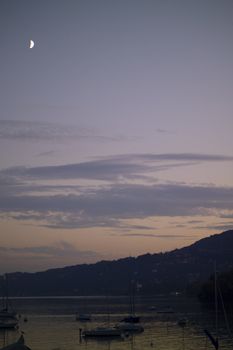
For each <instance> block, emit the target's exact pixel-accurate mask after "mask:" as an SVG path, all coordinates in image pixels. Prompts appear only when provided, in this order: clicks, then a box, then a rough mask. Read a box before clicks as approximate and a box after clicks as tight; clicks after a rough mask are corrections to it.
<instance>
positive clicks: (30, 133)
mask: <svg viewBox="0 0 233 350" xmlns="http://www.w3.org/2000/svg"><path fill="white" fill-rule="evenodd" d="M0 139H8V140H18V141H20V140H21V141H41V140H42V141H49V142H51V141H59V142H60V141H67V140H76V141H80V140H85V139H86V140H91V139H92V140H95V141H100V142H103V141H116V142H118V141H125V140H127V141H129V140H130V138H128V137H126V136H124V135H103V134H101V133H100V132H99V131H98V130H97V129H95V128H88V127H78V126H75V125H66V124H61V123H60V124H59V123H51V122H37V121H25V120H20V121H18V120H0Z"/></svg>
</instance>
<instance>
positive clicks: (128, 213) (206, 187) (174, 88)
mask: <svg viewBox="0 0 233 350" xmlns="http://www.w3.org/2000/svg"><path fill="white" fill-rule="evenodd" d="M232 38H233V2H232V1H231V0H221V1H220V0H218V1H216V0H205V1H203V0H190V1H187V0H183V1H181V0H170V1H169V0H167V1H164V0H115V1H113V0H82V1H80V0H68V1H65V0H50V1H45V0H40V1H31V0H30V1H29V0H21V1H17V0H2V1H1V2H0V45H1V46H0V49H1V66H0V67H1V93H0V108H1V116H0V159H1V163H0V190H1V197H0V212H1V214H0V226H1V230H0V232H1V236H0V252H1V254H0V266H1V269H0V273H3V272H7V271H15V270H20V271H37V270H43V269H47V268H50V267H58V266H65V265H70V264H76V263H82V262H95V261H98V260H100V259H112V258H118V257H124V256H128V255H133V256H135V255H139V254H143V253H146V252H151V253H153V252H159V251H166V250H170V249H174V248H177V247H181V246H184V245H188V244H191V243H192V242H194V241H196V240H198V239H200V238H202V237H205V236H208V235H210V234H213V233H220V232H222V231H224V230H226V229H228V228H232V227H233V138H232V132H233V97H232V92H233V40H232ZM29 40H34V42H35V46H34V48H33V49H29Z"/></svg>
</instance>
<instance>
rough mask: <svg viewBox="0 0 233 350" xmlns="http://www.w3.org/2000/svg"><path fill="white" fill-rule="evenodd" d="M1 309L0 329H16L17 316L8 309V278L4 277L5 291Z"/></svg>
mask: <svg viewBox="0 0 233 350" xmlns="http://www.w3.org/2000/svg"><path fill="white" fill-rule="evenodd" d="M2 304H3V306H2V309H1V310H0V329H9V328H16V327H17V325H18V319H17V314H16V312H15V311H14V310H11V309H10V304H9V298H8V277H7V275H5V291H4V296H3V298H2Z"/></svg>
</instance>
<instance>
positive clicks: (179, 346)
mask: <svg viewBox="0 0 233 350" xmlns="http://www.w3.org/2000/svg"><path fill="white" fill-rule="evenodd" d="M85 299H86V298H85ZM109 299H110V302H109V305H108V306H106V303H105V299H104V298H88V303H86V302H85V303H83V300H84V299H82V298H73V297H72V298H40V299H35V298H33V299H15V300H14V301H13V303H14V306H15V308H16V310H17V311H18V312H19V313H21V314H22V317H21V319H20V322H19V330H16V331H1V332H0V347H2V346H4V345H6V344H9V343H11V342H14V341H15V340H16V339H17V338H18V337H19V334H20V331H21V330H22V331H24V333H25V339H26V344H27V345H28V346H29V347H30V348H31V349H32V350H55V349H56V350H68V349H69V350H78V349H79V350H82V349H83V350H85V349H86V350H104V349H106V350H110V349H111V350H139V349H140V350H153V349H155V350H163V349H164V350H165V349H166V350H170V349H171V350H194V349H195V350H196V349H203V350H204V349H212V346H211V344H210V343H209V342H208V341H207V339H206V336H205V334H204V331H203V330H204V329H205V328H208V329H209V330H210V331H214V311H213V310H211V309H203V308H202V307H201V305H199V303H198V302H197V301H196V300H193V299H186V298H182V297H172V298H167V297H157V298H138V299H137V306H136V307H137V314H139V315H140V316H141V323H142V325H143V327H144V332H143V333H140V334H129V335H128V336H126V337H123V338H119V339H101V340H100V339H85V340H84V339H83V340H82V341H80V335H79V329H80V328H82V329H90V328H95V327H101V326H104V325H106V322H108V323H109V324H110V326H114V325H115V324H117V323H118V322H119V321H120V320H121V319H122V318H123V317H125V316H126V315H127V314H128V300H127V298H116V297H115V298H109ZM151 306H153V308H151ZM167 306H170V307H172V309H173V311H174V312H173V313H166V312H165V313H158V312H157V311H158V309H159V310H160V311H161V310H163V309H164V310H165V308H166V307H167ZM77 313H80V314H82V313H88V314H91V315H92V319H91V322H89V321H87V322H85V323H83V322H80V321H76V314H77ZM26 316H27V318H28V322H24V317H26ZM182 319H185V320H187V323H186V324H185V325H184V326H182V325H180V324H179V320H182ZM232 345H233V343H232V341H231V340H229V339H228V335H227V330H226V327H225V324H224V319H223V318H220V348H221V349H223V350H228V349H230V348H232Z"/></svg>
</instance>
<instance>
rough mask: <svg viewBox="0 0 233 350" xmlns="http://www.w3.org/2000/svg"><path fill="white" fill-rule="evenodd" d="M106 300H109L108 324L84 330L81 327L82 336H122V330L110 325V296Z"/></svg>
mask: <svg viewBox="0 0 233 350" xmlns="http://www.w3.org/2000/svg"><path fill="white" fill-rule="evenodd" d="M106 301H107V307H108V311H107V315H108V320H107V325H106V326H100V327H95V328H90V329H86V330H82V329H81V328H80V329H79V332H80V338H81V337H84V338H91V337H92V338H100V339H101V338H103V339H104V338H115V337H121V336H122V330H121V329H117V328H115V327H112V326H110V312H109V301H108V296H106Z"/></svg>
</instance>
